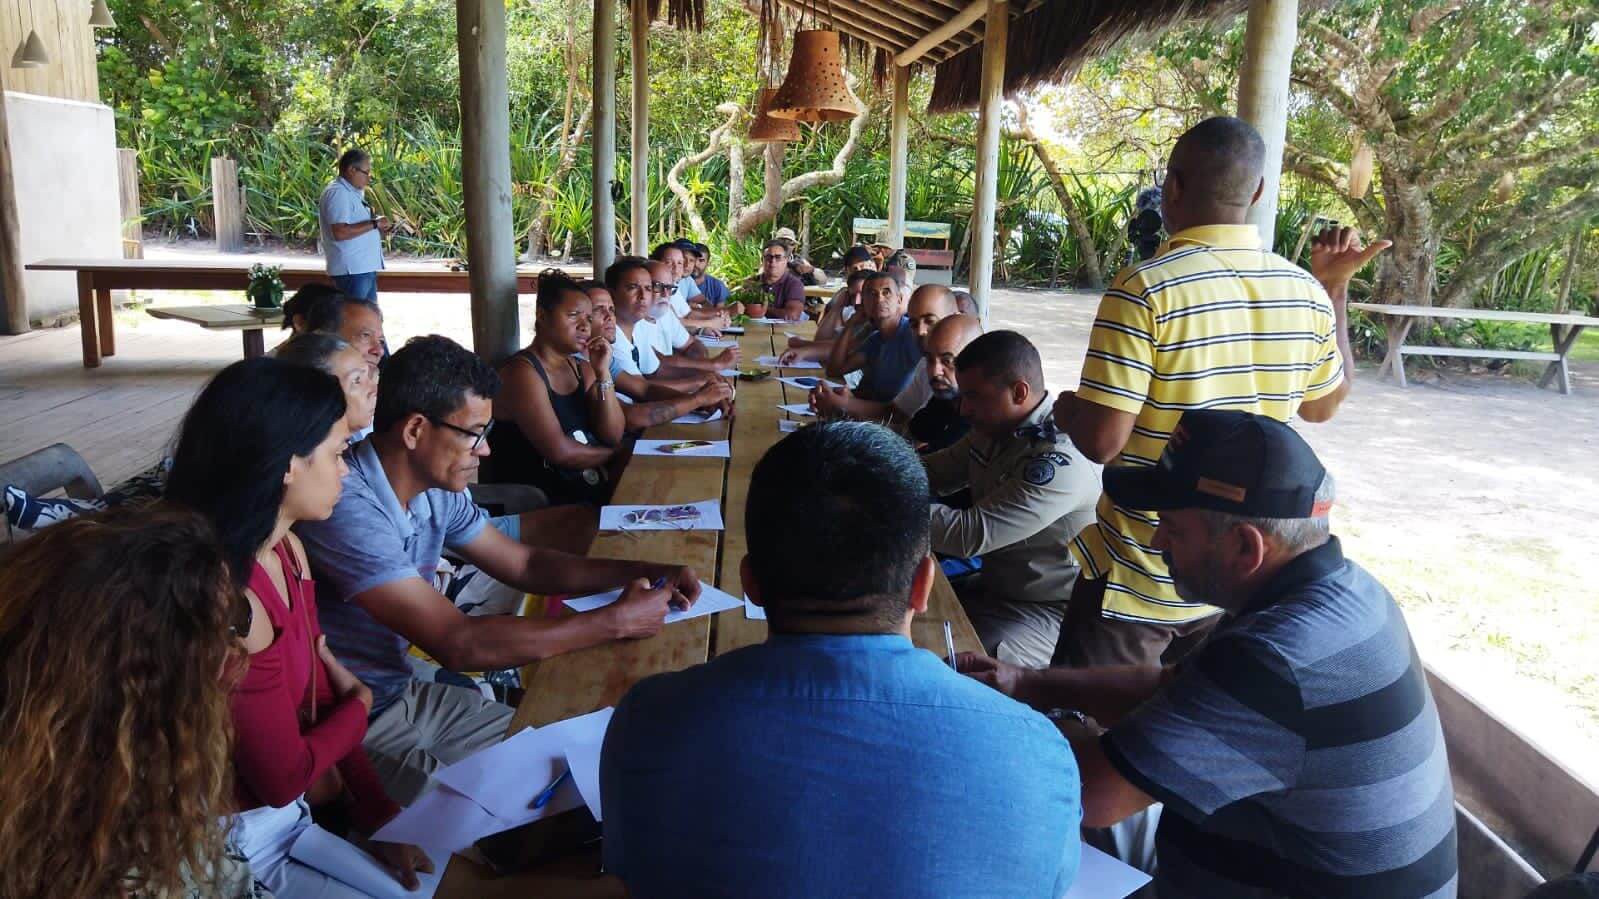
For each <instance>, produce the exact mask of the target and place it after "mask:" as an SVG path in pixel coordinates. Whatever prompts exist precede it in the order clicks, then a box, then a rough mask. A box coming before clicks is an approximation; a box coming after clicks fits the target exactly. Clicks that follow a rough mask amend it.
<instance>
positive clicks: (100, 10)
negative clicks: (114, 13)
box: [89, 0, 117, 28]
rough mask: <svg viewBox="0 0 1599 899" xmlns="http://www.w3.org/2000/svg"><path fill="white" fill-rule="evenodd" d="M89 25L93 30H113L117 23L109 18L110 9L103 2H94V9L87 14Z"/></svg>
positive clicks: (98, 0)
mask: <svg viewBox="0 0 1599 899" xmlns="http://www.w3.org/2000/svg"><path fill="white" fill-rule="evenodd" d="M89 25H90V26H91V27H94V28H115V27H117V21H116V20H115V19H113V18H111V7H109V6H107V5H106V3H105V0H94V9H93V10H91V11H90V12H89Z"/></svg>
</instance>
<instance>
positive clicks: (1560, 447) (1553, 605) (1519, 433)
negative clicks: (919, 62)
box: [0, 246, 1599, 783]
mask: <svg viewBox="0 0 1599 899" xmlns="http://www.w3.org/2000/svg"><path fill="white" fill-rule="evenodd" d="M149 249H150V251H151V253H150V255H151V256H153V257H154V256H162V255H169V254H171V253H172V251H170V250H165V249H164V248H161V247H159V246H152V247H150V248H149ZM188 250H189V248H184V252H183V254H184V255H189V252H188ZM279 255H281V254H279ZM144 299H146V300H147V301H153V302H155V303H158V304H178V303H190V304H192V303H194V302H197V301H204V300H203V298H202V297H201V296H199V295H196V294H171V295H162V294H147V295H146V297H144ZM208 301H213V302H239V298H238V297H237V296H233V295H222V294H215V295H212V296H211V298H210V299H209V300H208ZM383 305H384V310H385V313H386V316H387V328H388V335H389V341H390V344H391V345H393V346H398V345H399V344H401V343H403V342H404V340H405V339H406V338H408V337H412V336H415V335H418V334H427V333H441V334H446V335H449V336H451V337H454V338H456V339H457V340H460V341H462V342H463V343H469V342H470V339H471V332H470V324H469V319H468V313H467V303H466V298H465V297H459V296H439V295H412V296H403V295H386V296H385V297H384V298H383ZM1096 305H1097V296H1095V295H1091V294H1082V293H1071V292H1065V291H1021V290H1001V291H997V293H996V297H995V301H994V308H993V311H992V318H993V326H994V327H1005V328H1012V329H1015V330H1019V331H1022V332H1023V333H1025V334H1027V335H1028V336H1029V337H1031V338H1032V339H1033V341H1034V342H1035V343H1037V344H1038V347H1039V349H1040V351H1041V352H1042V355H1043V357H1044V362H1045V373H1046V377H1047V379H1048V382H1049V384H1050V386H1051V387H1052V388H1053V389H1056V390H1059V389H1062V388H1071V387H1073V386H1075V385H1076V383H1077V378H1078V373H1079V370H1080V366H1081V364H1082V358H1083V350H1084V347H1085V345H1086V341H1087V335H1088V330H1089V326H1090V324H1091V323H1092V321H1093V315H1094V309H1095V307H1096ZM118 319H119V335H127V337H128V338H129V339H130V342H129V346H128V347H127V348H126V351H125V352H124V353H122V354H119V356H118V357H117V358H116V359H115V360H108V364H107V366H106V367H105V368H103V369H100V370H99V371H100V372H101V373H104V374H106V375H108V376H109V375H111V374H114V373H115V372H116V371H117V370H118V369H119V368H121V369H123V370H124V371H126V370H128V367H132V366H135V365H159V364H160V363H159V362H158V360H157V359H156V358H154V357H155V356H158V355H170V354H178V355H176V356H174V358H180V357H181V358H184V359H188V360H195V359H197V358H200V357H203V358H205V359H207V360H209V359H212V358H213V357H214V359H215V363H216V367H217V368H220V367H221V366H222V365H225V364H227V362H229V361H232V360H233V359H236V358H238V352H239V349H238V341H237V338H235V337H233V336H232V335H219V334H205V333H203V332H200V331H198V330H197V329H194V328H192V327H190V326H187V325H183V324H181V323H174V322H160V321H156V320H154V319H151V318H149V317H148V316H146V315H144V314H143V313H142V312H138V311H133V310H129V311H123V312H120V313H119V314H118ZM521 319H522V328H523V334H524V335H527V334H529V333H531V325H532V302H531V300H530V299H524V301H523V303H522V315H521ZM76 330H77V329H76V328H75V327H69V328H66V329H62V330H61V331H56V332H53V333H36V334H35V335H30V336H29V337H24V338H13V339H22V340H26V339H43V340H48V341H51V342H52V343H53V342H57V341H59V344H60V346H59V348H58V349H51V350H50V354H51V357H52V358H54V357H56V356H59V357H60V359H61V362H62V364H63V365H68V366H74V367H75V366H76V359H77V343H78V337H77V333H76ZM146 336H147V338H148V339H137V338H146ZM3 346H4V341H0V356H3V355H4V350H3ZM139 356H144V357H149V358H146V359H143V360H139V359H138V358H137V357H139ZM129 357H134V358H129ZM76 371H78V372H80V373H81V369H76ZM204 374H205V372H204V371H194V372H193V373H192V374H191V373H190V372H185V373H184V374H183V376H184V377H186V378H192V379H193V380H194V381H195V387H196V388H198V386H199V382H200V379H201V378H202V377H203V376H204ZM1573 374H1574V377H1573V380H1574V386H1575V390H1574V392H1573V394H1572V395H1570V396H1561V395H1559V394H1558V393H1557V392H1555V391H1553V390H1540V389H1538V388H1537V387H1535V386H1534V385H1533V383H1532V382H1531V381H1529V380H1527V379H1526V378H1524V377H1509V376H1501V375H1487V374H1474V375H1461V374H1453V375H1445V376H1442V377H1439V376H1436V375H1431V374H1427V373H1420V374H1417V375H1416V376H1415V377H1413V379H1412V386H1411V387H1409V388H1408V389H1404V390H1401V389H1399V388H1398V387H1396V386H1394V384H1393V382H1392V381H1389V380H1381V381H1379V380H1378V379H1377V377H1376V375H1375V369H1374V368H1373V367H1370V366H1367V367H1363V368H1362V370H1361V371H1359V372H1358V373H1357V375H1356V383H1355V393H1354V394H1353V396H1352V397H1351V398H1350V400H1349V401H1348V402H1347V403H1346V404H1345V406H1344V408H1343V409H1342V410H1341V412H1340V414H1339V415H1338V417H1337V418H1336V419H1334V420H1333V421H1332V422H1330V423H1327V424H1323V425H1308V424H1305V425H1302V426H1301V431H1302V433H1304V434H1305V436H1306V437H1307V439H1308V440H1309V441H1310V443H1311V444H1312V445H1313V446H1314V447H1315V448H1316V449H1317V451H1318V452H1319V453H1320V454H1321V455H1322V457H1323V461H1324V462H1325V463H1326V464H1327V466H1328V467H1329V469H1330V470H1331V471H1332V472H1333V473H1334V475H1335V476H1336V477H1337V478H1338V484H1339V502H1338V504H1337V507H1336V508H1335V511H1334V529H1335V531H1336V532H1337V533H1338V534H1339V535H1340V536H1341V537H1343V538H1344V541H1345V544H1346V551H1347V552H1348V554H1349V555H1350V556H1351V557H1352V558H1354V559H1356V560H1358V561H1359V562H1360V563H1361V564H1363V565H1365V566H1366V567H1367V568H1368V569H1369V570H1371V571H1372V572H1373V573H1374V574H1375V575H1376V576H1377V577H1378V578H1379V579H1381V580H1382V581H1383V582H1384V583H1385V584H1387V585H1388V587H1389V588H1390V589H1391V590H1392V591H1393V593H1394V594H1395V596H1396V597H1398V599H1399V601H1400V604H1401V605H1402V606H1403V607H1404V609H1405V612H1406V615H1407V618H1408V620H1409V622H1410V625H1411V630H1412V632H1413V633H1414V635H1415V639H1416V642H1417V644H1418V646H1419V647H1420V649H1421V653H1422V656H1423V658H1425V659H1426V660H1427V661H1428V662H1429V663H1431V664H1432V665H1433V666H1434V667H1435V668H1436V669H1437V670H1439V671H1440V672H1441V673H1442V674H1443V675H1444V676H1445V677H1447V678H1448V679H1450V680H1451V681H1453V682H1455V683H1456V684H1457V685H1458V686H1459V687H1461V688H1463V689H1464V690H1466V691H1467V692H1469V693H1471V694H1473V695H1475V696H1477V697H1478V698H1479V699H1480V700H1481V701H1483V702H1484V703H1485V704H1486V705H1488V706H1489V707H1490V708H1492V709H1494V710H1495V711H1496V712H1497V713H1498V714H1500V715H1501V716H1503V717H1504V718H1505V719H1507V720H1508V721H1509V722H1510V723H1511V725H1512V726H1513V727H1515V728H1516V729H1518V730H1519V731H1521V732H1522V733H1523V734H1525V735H1527V736H1529V737H1531V738H1533V739H1535V740H1537V741H1538V742H1540V743H1542V744H1543V745H1544V746H1545V747H1546V748H1547V749H1548V750H1549V751H1550V752H1551V753H1552V754H1554V755H1555V756H1556V757H1557V758H1559V759H1561V760H1562V761H1564V762H1565V763H1566V764H1567V765H1568V766H1570V767H1572V768H1573V769H1574V770H1576V771H1578V772H1579V773H1580V774H1582V775H1583V776H1585V777H1586V779H1587V780H1589V781H1590V782H1594V783H1599V652H1596V648H1599V590H1596V588H1595V587H1594V583H1593V578H1592V576H1591V569H1592V568H1593V567H1594V564H1595V562H1596V561H1599V560H1596V557H1595V551H1594V548H1593V547H1594V544H1595V542H1596V541H1595V538H1596V537H1599V524H1596V523H1595V517H1594V514H1593V510H1594V509H1596V508H1599V476H1596V474H1595V462H1596V453H1595V449H1596V444H1599V364H1596V363H1587V364H1580V365H1578V366H1576V367H1575V368H1574V372H1573Z"/></svg>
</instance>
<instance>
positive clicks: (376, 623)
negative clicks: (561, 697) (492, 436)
mask: <svg viewBox="0 0 1599 899" xmlns="http://www.w3.org/2000/svg"><path fill="white" fill-rule="evenodd" d="M499 386H500V379H499V376H498V375H497V374H495V372H494V369H492V368H490V367H489V366H488V364H487V363H485V362H484V361H483V360H482V359H479V358H478V357H477V356H476V355H475V354H473V353H472V352H471V351H470V350H468V349H466V348H464V347H462V346H460V345H458V344H456V343H455V342H454V341H452V340H450V339H449V338H446V337H439V336H436V335H435V336H431V337H419V338H416V339H414V340H412V341H410V342H409V343H407V344H406V345H405V346H404V347H403V348H401V349H400V350H399V351H398V352H396V353H395V354H394V355H393V356H391V357H390V358H389V362H388V364H387V365H386V366H385V367H384V376H383V380H382V382H381V383H380V384H379V386H378V401H377V412H376V415H375V419H374V422H373V433H372V435H371V436H370V437H368V438H367V439H366V440H363V441H362V442H361V443H358V444H356V446H355V447H354V448H352V449H351V450H350V453H349V473H348V474H347V475H345V477H344V481H343V488H344V489H343V493H342V494H341V496H340V497H339V501H338V503H337V504H336V505H335V506H334V509H333V514H332V516H331V517H329V518H328V519H327V520H326V521H315V522H313V521H306V522H302V523H301V524H302V525H304V527H303V528H301V529H300V530H299V531H298V533H299V535H300V538H301V540H303V541H304V543H305V546H306V549H307V551H308V553H309V554H310V557H311V567H312V571H313V572H314V573H315V577H316V583H317V605H318V608H319V609H320V614H321V619H322V630H323V632H324V633H325V634H326V635H327V640H328V646H329V648H330V649H332V650H333V652H334V654H335V655H336V656H338V658H339V659H340V661H342V662H343V663H344V665H345V666H346V667H348V668H349V669H350V670H351V671H353V672H354V673H355V674H356V676H357V677H359V678H360V679H361V681H362V682H363V683H365V684H366V685H367V686H368V687H370V688H371V690H372V695H373V704H372V719H371V724H370V726H369V727H368V728H367V735H366V740H365V746H366V748H367V751H368V754H369V755H370V756H371V757H372V762H373V766H374V767H375V768H376V769H377V771H378V775H379V778H380V779H381V780H382V781H383V784H384V786H385V787H386V788H387V789H388V792H389V795H390V796H392V797H394V798H395V800H397V801H399V802H400V803H402V804H405V803H409V802H410V801H411V800H413V799H415V798H416V797H417V796H418V795H420V793H421V792H422V791H423V790H424V789H426V788H427V785H428V781H429V779H430V777H431V775H432V774H433V772H434V771H436V770H437V769H438V768H440V767H443V766H445V765H448V764H451V763H453V762H455V761H458V760H460V759H462V758H464V757H466V756H468V755H471V754H472V753H473V752H475V751H476V750H478V749H481V748H483V747H484V746H488V745H491V744H493V743H497V742H499V741H500V740H501V739H502V738H503V737H504V736H505V728H506V725H507V724H508V723H509V722H510V718H511V709H510V708H509V707H507V706H504V705H501V704H499V703H496V702H494V701H492V700H490V699H487V698H485V697H484V696H483V695H482V694H481V693H478V692H477V691H475V690H472V689H467V688H463V687H457V686H452V685H450V684H446V683H441V682H440V681H438V680H424V679H421V678H418V677H414V676H413V674H412V667H411V662H410V656H409V650H410V647H411V646H412V645H413V644H414V645H416V646H418V647H420V648H421V649H422V650H423V651H425V652H426V653H427V654H428V655H429V656H431V657H432V658H434V659H435V660H437V661H438V663H439V664H440V665H441V666H442V667H443V668H445V669H447V670H449V671H455V672H471V671H492V670H501V669H506V668H519V667H521V666H523V665H526V664H528V663H529V662H532V661H534V660H535V659H541V658H545V657H548V656H552V655H558V654H560V653H564V652H569V651H571V650H574V649H581V648H583V647H586V646H594V645H596V644H599V643H604V642H607V641H610V640H618V639H630V638H638V637H647V636H650V635H651V634H654V633H657V632H659V631H660V629H661V627H662V625H663V623H664V621H665V618H666V614H667V612H668V610H669V608H670V607H671V606H673V605H676V606H678V607H683V606H686V605H687V604H691V603H692V602H693V601H694V600H695V599H696V598H697V597H698V595H699V589H700V587H699V577H698V576H697V575H696V574H695V573H694V571H693V570H692V569H690V568H687V567H684V566H680V565H662V564H653V563H642V562H626V561H620V560H611V559H592V558H586V557H584V556H582V555H578V553H581V552H584V551H586V550H587V548H588V544H589V542H590V540H591V539H592V537H593V535H594V527H595V524H596V521H595V517H594V513H593V511H592V510H585V509H582V508H581V507H577V506H565V507H560V508H554V509H541V510H538V511H536V512H531V513H527V514H525V515H523V516H522V517H521V519H520V521H519V522H518V523H517V524H518V526H517V527H515V528H510V529H508V531H515V532H517V533H516V534H515V535H514V536H513V535H512V534H511V533H509V532H508V531H502V530H501V529H500V528H499V527H497V526H494V525H491V524H490V523H489V521H488V516H487V514H486V513H485V512H484V511H483V510H482V509H480V508H479V507H478V506H477V505H476V504H475V503H474V502H473V501H472V495H471V493H470V492H468V486H469V484H470V482H471V481H472V479H473V477H474V476H475V474H476V473H477V470H478V467H479V465H480V464H481V462H482V461H483V458H484V457H485V456H487V455H488V454H489V446H488V443H487V441H486V440H485V439H484V438H485V437H486V436H487V435H488V431H489V428H490V426H491V425H492V423H493V401H494V395H495V394H496V393H497V392H498V390H499ZM517 538H520V539H517ZM446 547H448V548H449V550H450V552H451V554H453V555H456V556H459V557H460V558H462V559H464V560H466V561H467V562H468V563H470V564H472V565H475V566H477V567H478V568H479V569H480V570H481V571H482V572H483V573H484V574H486V575H487V576H488V577H491V578H493V579H494V580H495V581H498V582H499V583H500V584H503V585H506V586H509V587H511V588H514V589H515V590H518V591H522V592H526V593H538V594H546V595H548V594H554V593H565V594H576V595H585V594H589V593H599V592H603V591H606V590H611V589H615V588H618V587H620V588H623V592H622V597H621V599H620V600H619V601H617V602H616V603H614V604H612V605H609V606H606V607H605V608H602V609H597V610H595V611H593V612H586V613H584V614H581V615H569V616H566V617H564V618H559V619H548V618H542V617H538V618H523V617H519V616H514V615H467V614H465V613H463V612H462V611H461V610H460V609H459V608H457V607H456V605H455V603H453V602H451V601H450V600H449V599H448V598H447V597H445V595H444V594H443V593H441V592H440V591H439V589H438V585H437V579H436V575H437V573H438V564H439V558H440V555H441V554H442V552H443V551H444V549H445V548H446ZM652 585H653V586H652Z"/></svg>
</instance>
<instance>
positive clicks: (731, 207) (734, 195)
mask: <svg viewBox="0 0 1599 899" xmlns="http://www.w3.org/2000/svg"><path fill="white" fill-rule="evenodd" d="M743 209H744V145H743V144H741V143H739V142H738V141H736V140H735V141H732V142H730V143H729V144H728V145H727V221H728V223H729V224H731V223H732V222H733V220H734V219H736V218H738V214H739V212H741V211H743Z"/></svg>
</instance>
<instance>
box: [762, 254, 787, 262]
mask: <svg viewBox="0 0 1599 899" xmlns="http://www.w3.org/2000/svg"><path fill="white" fill-rule="evenodd" d="M763 258H764V259H765V260H766V261H767V262H782V261H783V260H785V259H787V258H788V255H787V254H786V253H785V254H773V255H770V256H765V257H763Z"/></svg>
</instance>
